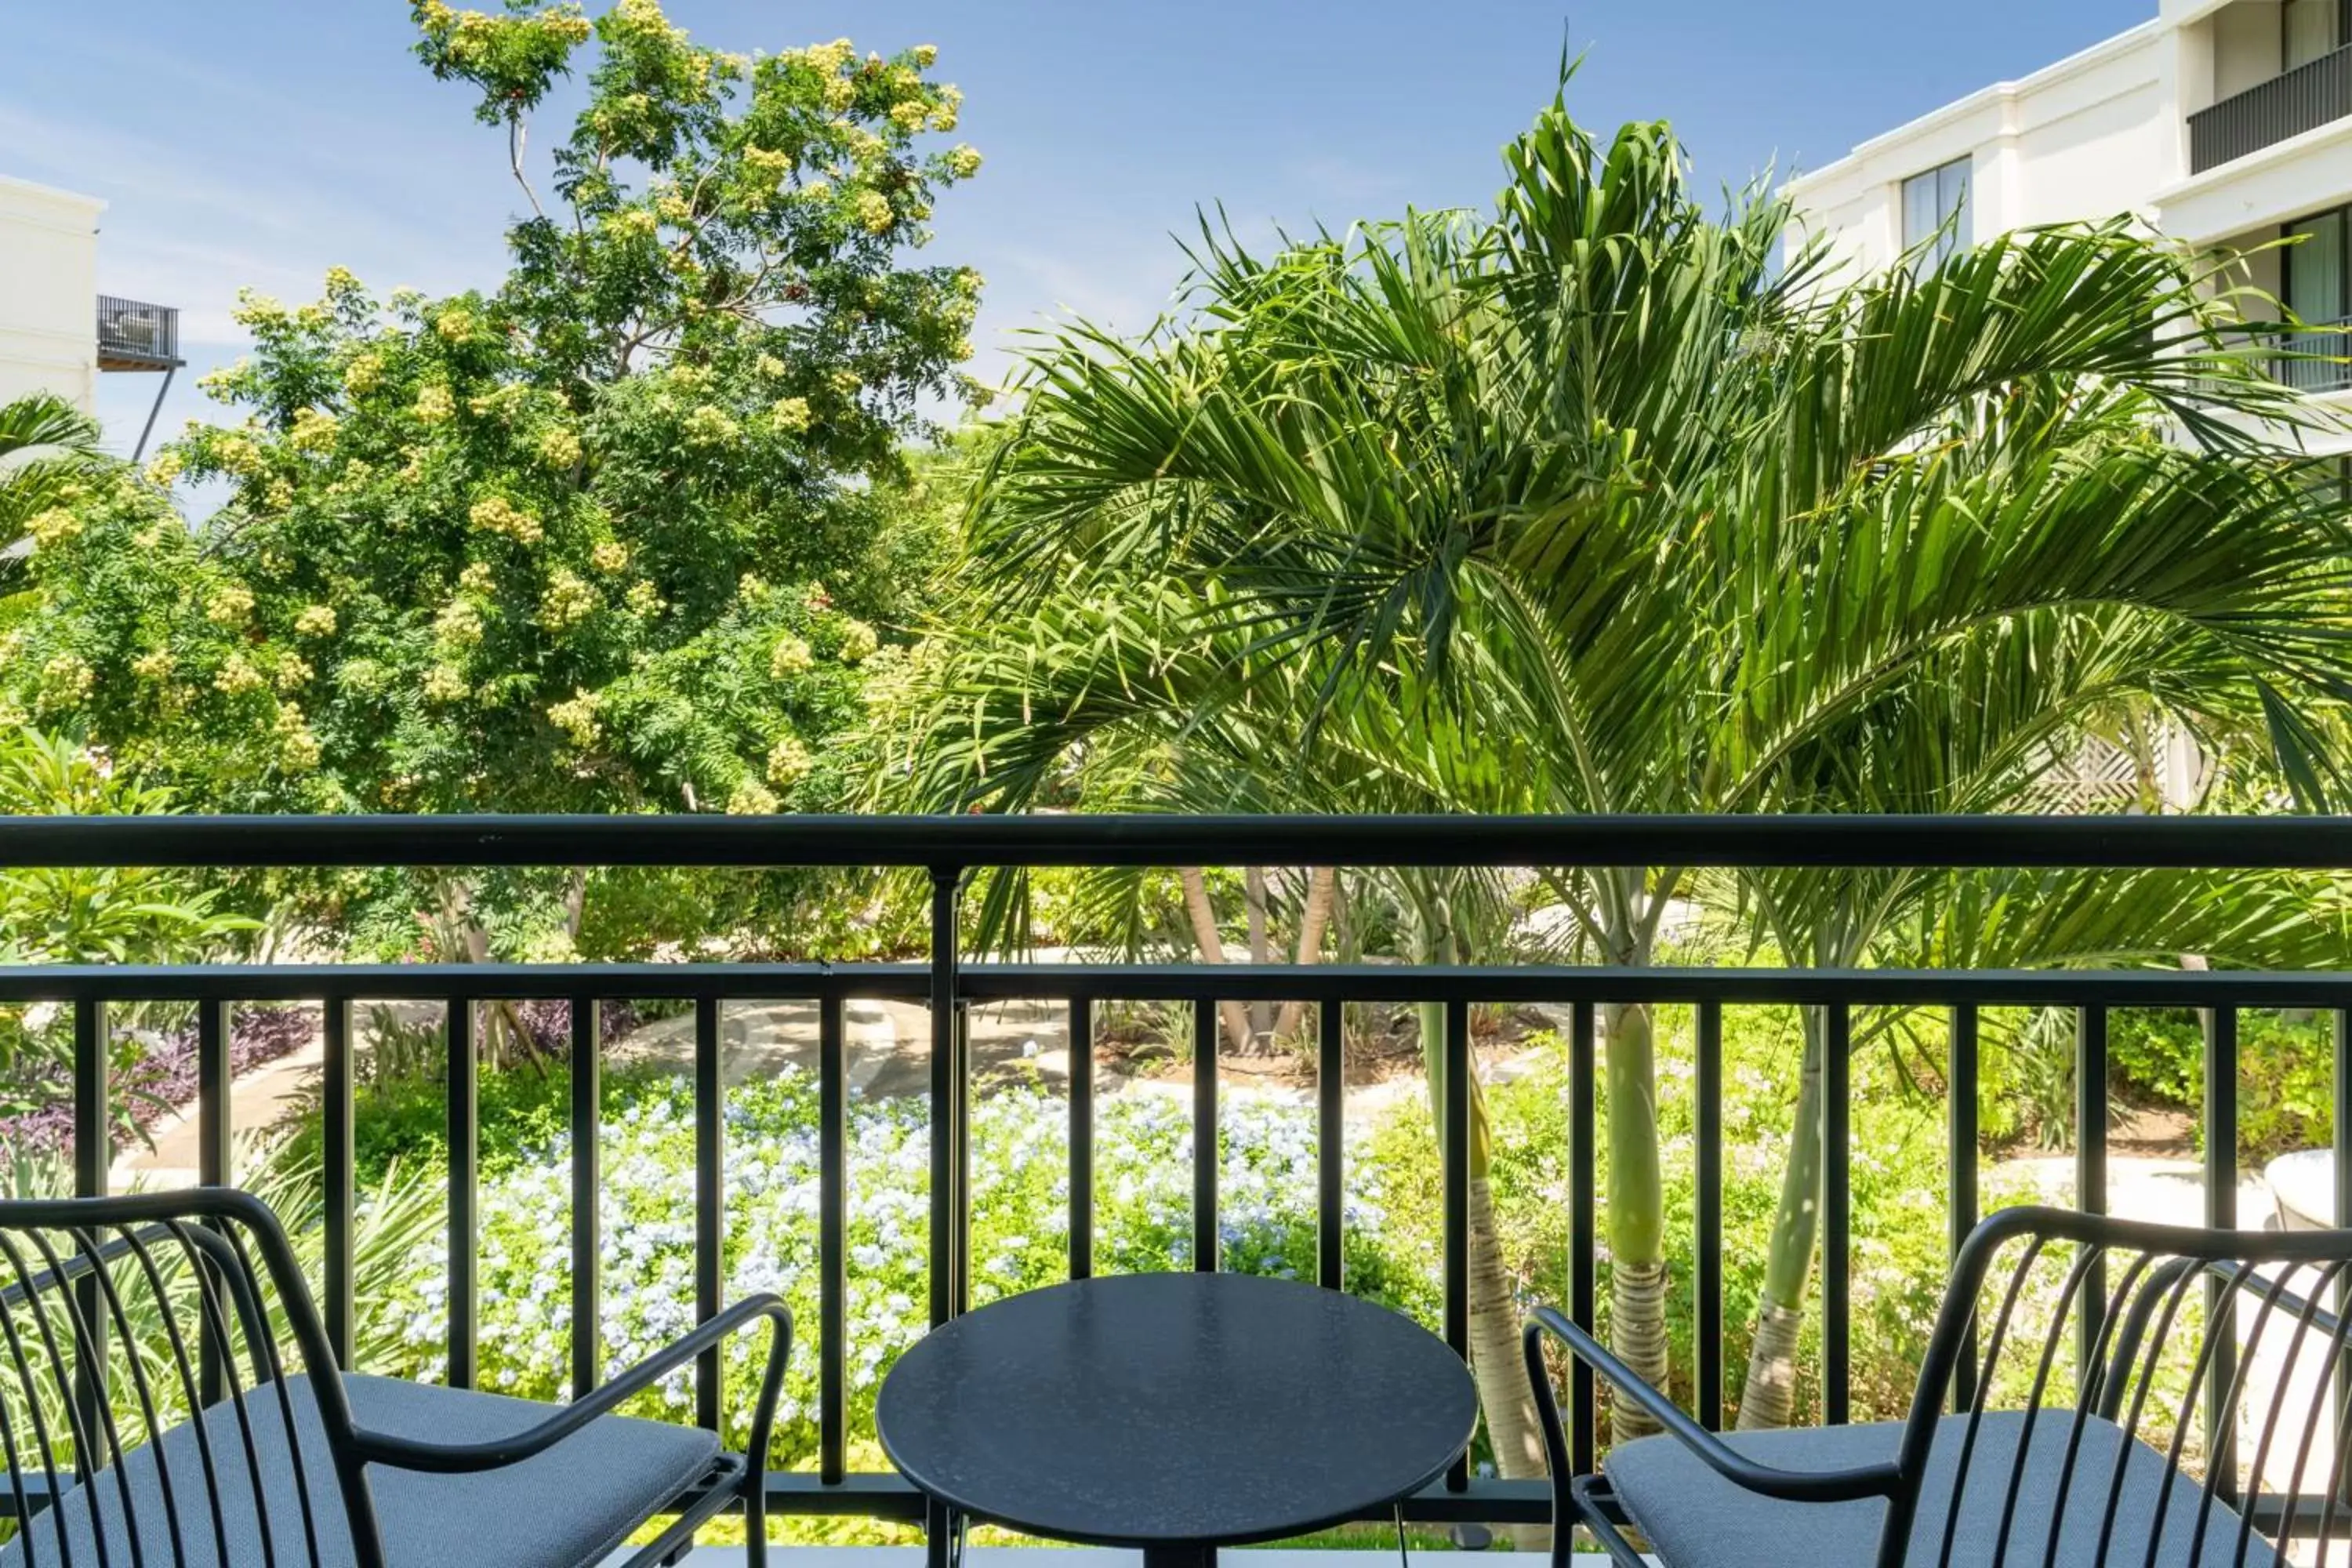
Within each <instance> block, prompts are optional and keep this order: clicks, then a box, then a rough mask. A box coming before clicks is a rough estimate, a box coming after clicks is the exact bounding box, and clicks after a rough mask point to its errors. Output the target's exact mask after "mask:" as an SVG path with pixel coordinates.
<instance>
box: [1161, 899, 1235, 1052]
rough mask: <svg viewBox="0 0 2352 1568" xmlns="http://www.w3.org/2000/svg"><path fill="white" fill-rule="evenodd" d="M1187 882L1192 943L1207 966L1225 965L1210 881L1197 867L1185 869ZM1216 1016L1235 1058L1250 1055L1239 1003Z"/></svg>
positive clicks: (1224, 1007)
mask: <svg viewBox="0 0 2352 1568" xmlns="http://www.w3.org/2000/svg"><path fill="white" fill-rule="evenodd" d="M1178 875H1179V876H1181V878H1182V879H1183V882H1184V913H1185V915H1186V916H1187V917H1188V918H1190V919H1191V921H1192V940H1193V942H1195V943H1197V944H1198V945H1199V947H1200V949H1201V958H1202V962H1203V963H1223V962H1224V961H1225V944H1224V940H1223V938H1221V937H1220V936H1218V935H1217V910H1216V907H1215V906H1214V905H1213V904H1211V903H1210V902H1209V879H1207V878H1206V877H1204V876H1202V874H1201V868H1199V867H1198V866H1186V867H1184V868H1182V869H1181V871H1180V872H1179V873H1178ZM1217 1014H1218V1016H1220V1017H1222V1018H1223V1019H1224V1021H1225V1043H1226V1046H1227V1047H1228V1048H1229V1049H1231V1050H1232V1051H1233V1053H1234V1055H1235V1056H1246V1055H1247V1054H1248V1053H1249V1043H1250V1033H1249V1015H1248V1014H1246V1013H1244V1011H1243V1010H1242V1005H1241V1004H1240V1003H1238V1002H1220V1003H1218V1004H1217Z"/></svg>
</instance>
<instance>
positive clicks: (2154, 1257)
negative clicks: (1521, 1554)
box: [1525, 1207, 2352, 1568]
mask: <svg viewBox="0 0 2352 1568" xmlns="http://www.w3.org/2000/svg"><path fill="white" fill-rule="evenodd" d="M2011 1254H2013V1255H2014V1256H2013V1259H2012V1260H2011V1261H2010V1262H2009V1263H2008V1264H2007V1265H2006V1269H2005V1272H1997V1270H1996V1266H1997V1265H2000V1264H2002V1261H2003V1258H2004V1257H2005V1256H2006V1255H2011ZM2347 1269H2352V1231H2310V1232H2303V1233H2299V1234H2282V1233H2269V1232H2260V1231H2236V1230H2192V1229H2184V1228H2177V1227H2173V1226H2154V1225H2141V1224H2136V1223H2132V1222H2128V1221H2124V1220H2116V1219H2107V1218H2104V1217H2101V1216H2098V1215H2084V1214H2077V1213H2074V1212H2073V1211H2071V1210H2063V1209H2052V1208H2030V1207H2029V1208H2013V1209H2006V1210H2003V1211H2001V1212H2000V1213H1998V1214H1995V1215H1992V1216H1991V1217H1990V1218H1988V1219H1986V1220H1985V1221H1984V1222H1983V1223H1982V1224H1981V1225H1979V1226H1978V1227H1977V1229H1976V1230H1975V1232H1974V1233H1973V1234H1972V1235H1971V1236H1970V1237H1969V1240H1968V1242H1967V1244H1966V1245H1965V1246H1964V1247H1961V1249H1960V1253H1959V1256H1958V1258H1957V1259H1956V1260H1955V1262H1954V1264H1953V1274H1952V1283H1951V1286H1950V1289H1948V1292H1947V1293H1946V1295H1945V1298H1944V1303H1943V1307H1942V1310H1941V1311H1940V1312H1939V1313H1938V1315H1937V1321H1936V1326H1935V1331H1934V1334H1933V1337H1932V1338H1931V1339H1930V1341H1929V1342H1928V1348H1927V1358H1926V1363H1925V1364H1924V1365H1923V1366H1922V1367H1921V1368H1920V1372H1919V1382H1918V1386H1917V1389H1916V1392H1915V1393H1914V1394H1913V1395H1912V1399H1911V1406H1910V1412H1909V1415H1908V1416H1907V1417H1906V1419H1904V1420H1902V1421H1887V1422H1876V1423H1870V1424H1865V1425H1859V1426H1830V1427H1814V1428H1805V1429H1801V1430H1790V1431H1781V1432H1758V1433H1735V1434H1729V1435H1726V1436H1717V1434H1715V1433H1713V1432H1709V1431H1707V1430H1706V1428H1704V1427H1702V1426H1700V1425H1699V1424H1698V1423H1697V1422H1696V1421H1694V1420H1692V1419H1691V1418H1690V1417H1689V1416H1688V1415H1685V1414H1684V1413H1683V1412H1682V1411H1681V1410H1678V1409H1677V1408H1675V1405H1674V1404H1673V1402H1672V1401H1671V1400H1669V1399H1668V1398H1666V1396H1665V1395H1664V1394H1661V1393H1659V1392H1658V1391H1657V1390H1656V1389H1654V1388H1652V1387H1650V1386H1649V1385H1647V1384H1644V1383H1643V1381H1642V1380H1641V1379H1640V1378H1639V1377H1638V1376H1637V1375H1636V1374H1635V1373H1633V1370H1632V1369H1631V1368H1629V1367H1627V1366H1626V1365H1625V1364H1624V1363H1622V1362H1621V1361H1619V1360H1618V1359H1617V1358H1616V1357H1615V1356H1613V1355H1612V1354H1610V1352H1608V1350H1607V1349H1606V1348H1604V1347H1603V1346H1601V1344H1600V1343H1598V1342H1596V1341H1595V1340H1594V1339H1593V1338H1592V1336H1591V1334H1589V1333H1587V1332H1586V1331H1583V1330H1582V1329H1580V1328H1579V1327H1577V1326H1576V1325H1575V1324H1573V1323H1571V1322H1570V1321H1568V1320H1567V1319H1565V1318H1563V1317H1562V1316H1561V1315H1560V1314H1559V1313H1558V1312H1556V1311H1553V1310H1549V1309H1544V1310H1539V1311H1538V1312H1537V1313H1536V1314H1535V1316H1534V1318H1533V1319H1532V1320H1531V1321H1529V1322H1528V1326H1527V1331H1526V1335H1525V1349H1526V1355H1527V1365H1528V1376H1529V1378H1530V1380H1531V1381H1532V1383H1533V1384H1534V1387H1535V1394H1536V1401H1537V1405H1538V1411H1539V1414H1540V1415H1541V1418H1542V1426H1543V1431H1544V1440H1545V1446H1546V1448H1547V1451H1548V1455H1549V1459H1550V1462H1551V1473H1552V1477H1553V1482H1552V1492H1553V1502H1552V1506H1553V1519H1554V1524H1555V1529H1554V1531H1553V1542H1552V1560H1553V1563H1555V1564H1556V1565H1558V1568H1565V1565H1566V1563H1567V1562H1568V1552H1569V1537H1570V1529H1569V1527H1570V1525H1571V1524H1575V1523H1581V1524H1583V1525H1584V1526H1585V1527H1586V1528H1588V1529H1590V1530H1591V1531H1592V1533H1593V1535H1594V1536H1595V1538H1597V1539H1598V1540H1599V1541H1600V1542H1601V1544H1602V1545H1603V1546H1604V1547H1605V1548H1606V1549H1607V1550H1608V1552H1609V1554H1610V1555H1611V1557H1612V1558H1613V1559H1614V1560H1615V1561H1616V1562H1617V1563H1621V1564H1623V1565H1624V1568H1637V1565H1639V1564H1641V1563H1643V1555H1642V1552H1641V1549H1640V1548H1639V1547H1637V1545H1636V1544H1635V1542H1633V1540H1632V1539H1631V1536H1632V1535H1633V1534H1634V1533H1638V1534H1639V1535H1640V1536H1641V1537H1643V1540H1644V1541H1645V1542H1646V1544H1647V1549H1648V1551H1649V1552H1652V1553H1653V1554H1654V1560H1655V1561H1656V1562H1657V1563H1660V1564H1662V1565H1664V1568H1717V1565H1721V1568H1733V1565H1737V1568H1769V1565H1770V1564H1774V1563H1791V1564H1795V1563H1802V1564H1805V1565H1807V1568H1864V1565H1867V1564H1872V1563H1875V1564H1876V1565H1877V1568H1925V1565H1927V1564H1930V1563H1933V1564H1938V1565H1947V1568H1957V1565H1969V1568H1976V1565H1979V1564H1981V1565H1984V1568H2082V1565H2089V1564H2099V1565H2107V1564H2113V1565H2115V1568H2159V1565H2193V1568H2221V1564H2225V1563H2226V1564H2231V1565H2232V1568H2278V1565H2282V1564H2284V1562H2285V1560H2286V1559H2285V1557H2284V1552H2283V1548H2284V1537H2285V1536H2286V1535H2287V1534H2288V1533H2290V1532H2291V1533H2294V1534H2296V1535H2300V1536H2310V1535H2316V1537H2317V1541H2318V1551H2319V1553H2320V1555H2319V1558H2318V1561H2319V1562H2321V1563H2325V1562H2326V1549H2327V1545H2328V1543H2329V1542H2330V1541H2331V1540H2332V1539H2334V1538H2336V1537H2341V1536H2344V1535H2346V1533H2347V1531H2346V1525H2347V1522H2348V1521H2352V1513H2347V1510H2346V1509H2345V1508H2344V1507H2343V1506H2342V1505H2341V1504H2340V1503H2339V1502H2336V1501H2335V1500H2334V1498H2335V1495H2336V1494H2337V1493H2338V1492H2339V1491H2340V1488H2339V1487H2338V1485H2337V1484H2336V1482H2337V1479H2338V1476H2339V1474H2340V1473H2341V1471H2342V1468H2343V1467H2344V1463H2345V1461H2344V1458H2343V1456H2344V1454H2345V1450H2346V1448H2347V1443H2352V1400H2347V1401H2340V1403H2341V1405H2342V1409H2341V1411H2340V1413H2334V1414H2333V1415H2332V1413H2331V1411H2330V1408H2329V1406H2330V1401H2331V1394H2333V1392H2334V1391H2335V1389H2336V1385H2337V1381H2338V1370H2337V1369H2338V1368H2340V1367H2341V1366H2342V1365H2343V1364H2344V1363H2345V1352H2346V1349H2347V1347H2346V1329H2347V1324H2346V1322H2344V1321H2340V1320H2339V1319H2338V1318H2337V1317H2336V1314H2334V1313H2332V1312H2329V1311H2327V1310H2323V1309H2322V1308H2321V1307H2320V1305H2319V1304H2318V1303H2319V1302H2320V1301H2321V1300H2334V1299H2335V1297H2336V1290H2337V1288H2338V1287H2339V1285H2342V1284H2346V1283H2352V1275H2347ZM2200 1281H2202V1282H2204V1283H2205V1285H2206V1290H2205V1292H2204V1293H2203V1295H2204V1298H2205V1300H2203V1301H2202V1303H2201V1304H2200V1306H2198V1307H2186V1306H2185V1304H2186V1303H2187V1302H2188V1301H2189V1298H2190V1295H2191V1292H2190V1287H2191V1285H2193V1284H2196V1283H2198V1282H2200ZM2232 1323H2233V1324H2234V1328H2231V1329H2228V1330H2227V1331H2222V1332H2215V1333H2208V1332H2206V1331H2204V1329H2205V1327H2207V1326H2210V1325H2215V1324H2221V1325H2229V1324H2232ZM1547 1337H1550V1338H1556V1339H1558V1340H1559V1341H1560V1342H1562V1343H1564V1344H1565V1345H1566V1346H1567V1347H1568V1348H1569V1350H1570V1352H1571V1353H1572V1354H1574V1355H1575V1356H1576V1357H1578V1358H1579V1359H1580V1360H1582V1361H1583V1362H1584V1363H1586V1364H1588V1365H1590V1366H1591V1368H1592V1369H1593V1370H1594V1371H1595V1372H1596V1373H1599V1374H1600V1376H1601V1377H1602V1378H1604V1379H1606V1380H1607V1381H1608V1383H1609V1384H1612V1385H1613V1387H1614V1389H1615V1390H1616V1394H1617V1397H1618V1398H1619V1399H1620V1400H1621V1401H1622V1402H1624V1403H1627V1404H1630V1405H1634V1406H1637V1407H1639V1408H1640V1409H1642V1410H1643V1411H1645V1412H1647V1413H1648V1414H1649V1415H1651V1416H1652V1417H1653V1418H1654V1420H1655V1421H1656V1422H1657V1423H1658V1424H1659V1426H1661V1427H1662V1428H1663V1430H1662V1431H1661V1432H1660V1433H1659V1434H1658V1435H1656V1436H1647V1437H1642V1438H1638V1439H1636V1440H1634V1441H1633V1442H1629V1443H1625V1444H1622V1445H1620V1446H1618V1447H1615V1448H1613V1449H1612V1450H1611V1452H1610V1453H1609V1454H1608V1456H1607V1458H1606V1460H1605V1461H1604V1463H1603V1465H1602V1468H1601V1472H1600V1473H1599V1474H1597V1475H1589V1476H1574V1475H1571V1474H1570V1468H1569V1457H1568V1445H1567V1442H1566V1439H1565V1437H1564V1436H1562V1433H1561V1429H1560V1421H1559V1405H1558V1402H1557V1400H1556V1398H1555V1396H1554V1394H1553V1392H1552V1386H1551V1379H1550V1376H1549V1373H1548V1371H1547V1369H1546V1367H1545V1365H1544V1357H1543V1342H1544V1341H1545V1339H1546V1338H1547ZM2241 1341H2242V1343H2241ZM1979 1344H1980V1345H1981V1347H1982V1354H1981V1356H1979V1355H1978V1354H1977V1347H1978V1346H1979ZM2078 1357H2079V1361H2080V1366H2081V1367H2082V1368H2083V1369H2084V1370H2083V1371H2081V1372H2080V1373H2078V1372H2077V1370H2076V1364H2077V1358H2078ZM1956 1391H1957V1392H1956ZM1948 1398H1949V1399H1951V1400H1952V1402H1953V1403H1954V1404H1956V1405H1958V1409H1955V1410H1951V1411H1948V1409H1947V1401H1948ZM2200 1405H2203V1406H2204V1412H2205V1413H2204V1418H2203V1419H2202V1420H2201V1421H2200V1418H2199V1415H2198V1411H2199V1407H2200ZM2331 1419H2332V1423H2333V1429H2334V1442H2333V1445H2332V1446H2330V1447H2325V1448H2321V1447H2317V1445H2316V1444H2315V1438H2316V1437H2317V1436H2319V1435H2320V1434H2321V1433H2322V1432H2323V1431H2324V1430H2325V1429H2326V1427H2327V1426H2329V1424H2330V1422H2331ZM2211 1434H2219V1435H2220V1436H2221V1442H2220V1443H2219V1444H2218V1445H2217V1444H2215V1443H2213V1442H2211V1441H2210V1440H2209V1437H2210V1435H2211ZM2248 1436H2252V1479H2251V1484H2250V1485H2248V1486H2247V1487H2246V1489H2245V1490H2246V1493H2247V1496H2248V1497H2249V1498H2251V1499H2255V1500H2259V1501H2258V1502H2250V1503H2247V1504H2245V1505H2243V1506H2241V1505H2239V1503H2238V1494H2239V1490H2240V1485H2241V1477H2240V1475H2239V1473H2238V1471H2239V1466H2238V1463H2237V1460H2236V1456H2238V1455H2239V1454H2241V1453H2242V1452H2243V1451H2244V1440H2245V1439H2246V1438H2247V1437H2248ZM2217 1448H2218V1450H2219V1457H2218V1459H2217V1457H2216V1449H2217Z"/></svg>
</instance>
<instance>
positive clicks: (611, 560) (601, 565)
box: [588, 539, 629, 575]
mask: <svg viewBox="0 0 2352 1568" xmlns="http://www.w3.org/2000/svg"><path fill="white" fill-rule="evenodd" d="M588 564H590V565H591V566H593V567H594V568H596V570H597V571H599V572H603V573H604V574H607V575H611V574H617V573H622V572H625V571H627V570H628V569H629V547H628V546H627V545H625V544H624V543H622V542H620V541H619V540H617V539H607V540H604V541H603V542H600V543H598V544H597V546H596V547H595V548H594V549H593V550H591V551H590V552H588Z"/></svg>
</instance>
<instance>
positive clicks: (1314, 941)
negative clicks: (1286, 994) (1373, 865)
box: [1274, 866, 1339, 1040]
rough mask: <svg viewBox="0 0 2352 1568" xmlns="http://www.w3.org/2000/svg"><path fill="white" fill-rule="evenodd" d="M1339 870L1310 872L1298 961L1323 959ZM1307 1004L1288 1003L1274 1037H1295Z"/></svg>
mask: <svg viewBox="0 0 2352 1568" xmlns="http://www.w3.org/2000/svg"><path fill="white" fill-rule="evenodd" d="M1338 900H1339V868H1338V867H1336V866H1318V867H1316V868H1315V869H1314V870H1312V871H1310V872H1308V873H1307V903H1306V906H1305V907H1304V908H1303V909H1301V910H1299V911H1298V962H1299V963H1322V962H1323V933H1324V932H1325V931H1328V930H1329V929H1330V925H1331V906H1332V905H1333V904H1334V903H1336V902H1338ZM1306 1016H1307V1004H1306V1003H1304V1002H1285V1003H1284V1004H1283V1005H1282V1013H1281V1015H1280V1016H1278V1017H1277V1018H1276V1020H1275V1025H1274V1037H1275V1038H1276V1039H1277V1040H1295V1039H1297V1037H1298V1029H1299V1026H1300V1025H1301V1024H1302V1023H1304V1022H1305V1021H1306Z"/></svg>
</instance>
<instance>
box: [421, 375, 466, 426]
mask: <svg viewBox="0 0 2352 1568" xmlns="http://www.w3.org/2000/svg"><path fill="white" fill-rule="evenodd" d="M416 417H417V419H418V421H419V422H420V423H422V424H425V425H441V424H446V423H447V422H448V421H449V420H451V419H453V418H455V417H457V398H455V397H454V396H452V395H450V392H449V389H448V388H447V387H446V386H444V385H442V384H440V383H439V382H437V381H436V382H434V383H432V384H430V385H427V386H424V387H420V388H418V389H417V393H416Z"/></svg>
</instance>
